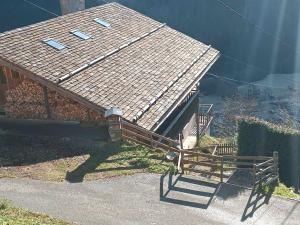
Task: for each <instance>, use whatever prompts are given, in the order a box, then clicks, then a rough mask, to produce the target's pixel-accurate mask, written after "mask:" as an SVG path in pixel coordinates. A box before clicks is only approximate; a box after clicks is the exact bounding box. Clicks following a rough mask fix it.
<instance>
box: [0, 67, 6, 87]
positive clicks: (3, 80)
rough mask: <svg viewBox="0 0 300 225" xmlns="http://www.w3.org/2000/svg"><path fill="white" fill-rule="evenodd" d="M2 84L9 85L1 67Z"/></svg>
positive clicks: (0, 80) (0, 78)
mask: <svg viewBox="0 0 300 225" xmlns="http://www.w3.org/2000/svg"><path fill="white" fill-rule="evenodd" d="M0 83H1V84H6V83H7V80H6V76H5V73H4V70H3V67H0Z"/></svg>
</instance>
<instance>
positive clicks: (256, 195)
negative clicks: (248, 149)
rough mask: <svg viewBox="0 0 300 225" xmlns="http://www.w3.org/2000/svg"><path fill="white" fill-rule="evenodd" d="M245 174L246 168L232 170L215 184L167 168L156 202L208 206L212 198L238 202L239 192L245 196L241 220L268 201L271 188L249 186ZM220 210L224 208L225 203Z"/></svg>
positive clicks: (206, 207)
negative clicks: (228, 175) (265, 189)
mask: <svg viewBox="0 0 300 225" xmlns="http://www.w3.org/2000/svg"><path fill="white" fill-rule="evenodd" d="M247 174H248V175H249V173H248V172H247V171H246V172H245V171H242V172H241V171H236V174H233V176H231V177H230V178H229V179H228V180H227V182H226V183H217V182H214V181H210V180H200V179H205V178H201V177H200V176H198V177H197V178H195V177H186V176H184V175H183V174H179V175H173V173H172V172H169V171H168V172H167V173H165V174H163V175H162V176H161V177H160V201H163V202H168V203H172V204H178V205H183V206H189V207H195V208H200V209H208V207H209V206H210V204H211V203H212V202H213V201H215V199H222V200H225V201H226V200H228V201H229V200H230V199H231V201H232V200H233V201H240V198H237V197H238V196H239V195H240V194H243V195H246V196H247V195H249V198H248V201H247V202H245V208H244V210H243V212H242V213H241V214H242V215H241V221H245V220H247V219H248V218H249V217H252V216H253V215H254V213H255V212H256V211H257V210H258V209H259V208H261V207H262V206H263V205H267V204H269V200H270V198H271V196H272V192H273V190H274V187H271V188H269V189H268V191H267V192H266V191H264V190H263V188H262V186H261V185H259V186H258V187H254V188H253V187H252V186H251V185H250V183H251V182H249V176H246V175H247ZM241 176H242V178H241ZM243 181H245V182H243ZM244 192H245V193H244ZM249 193H250V194H249ZM214 197H216V198H214ZM234 199H235V200H234ZM246 199H247V198H246ZM224 210H226V208H225V206H224Z"/></svg>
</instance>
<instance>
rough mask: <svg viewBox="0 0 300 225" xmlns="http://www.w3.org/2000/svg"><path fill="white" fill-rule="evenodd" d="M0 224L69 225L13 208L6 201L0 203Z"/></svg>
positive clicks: (43, 215) (42, 215) (68, 224)
mask: <svg viewBox="0 0 300 225" xmlns="http://www.w3.org/2000/svg"><path fill="white" fill-rule="evenodd" d="M0 224H1V225H12V224H13V225H21V224H22V225H23V224H26V225H37V224H43V225H52V224H56V225H70V224H71V223H67V222H64V221H62V220H58V219H54V218H51V217H49V216H47V215H45V214H40V213H32V212H29V211H27V210H24V209H20V208H16V207H13V206H12V205H11V204H10V203H9V202H7V201H1V202H0Z"/></svg>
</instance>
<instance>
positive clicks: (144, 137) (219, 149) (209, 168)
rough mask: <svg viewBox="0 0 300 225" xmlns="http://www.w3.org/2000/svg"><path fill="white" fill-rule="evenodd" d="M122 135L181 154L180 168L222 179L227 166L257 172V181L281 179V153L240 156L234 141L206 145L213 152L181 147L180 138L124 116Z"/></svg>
mask: <svg viewBox="0 0 300 225" xmlns="http://www.w3.org/2000/svg"><path fill="white" fill-rule="evenodd" d="M121 133H122V138H124V139H128V140H131V141H134V142H137V143H139V144H142V145H145V146H148V147H151V148H157V149H160V150H163V151H165V152H176V154H178V165H177V167H178V170H179V171H191V172H194V173H198V174H201V175H205V176H209V177H217V178H218V179H220V182H221V183H222V182H223V181H224V178H226V174H224V171H225V170H232V171H233V170H236V169H248V170H250V171H252V173H253V185H254V186H255V185H256V184H257V183H259V184H266V185H269V184H271V183H274V182H278V179H279V176H278V153H277V152H274V155H273V157H266V156H236V155H234V154H232V153H233V152H235V149H236V145H235V144H234V143H229V144H223V145H212V146H207V147H202V148H203V149H206V150H207V149H210V150H209V152H211V153H210V154H205V153H202V152H201V151H202V150H203V149H202V148H193V149H179V142H178V141H175V140H173V139H170V138H167V137H164V136H162V135H159V134H156V133H154V132H151V131H149V130H146V129H144V128H141V127H139V126H137V125H134V124H132V123H129V122H126V121H124V120H121Z"/></svg>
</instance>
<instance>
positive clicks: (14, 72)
mask: <svg viewBox="0 0 300 225" xmlns="http://www.w3.org/2000/svg"><path fill="white" fill-rule="evenodd" d="M11 74H12V77H13V79H16V80H18V79H19V78H20V75H19V73H18V72H17V71H14V70H12V71H11Z"/></svg>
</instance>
